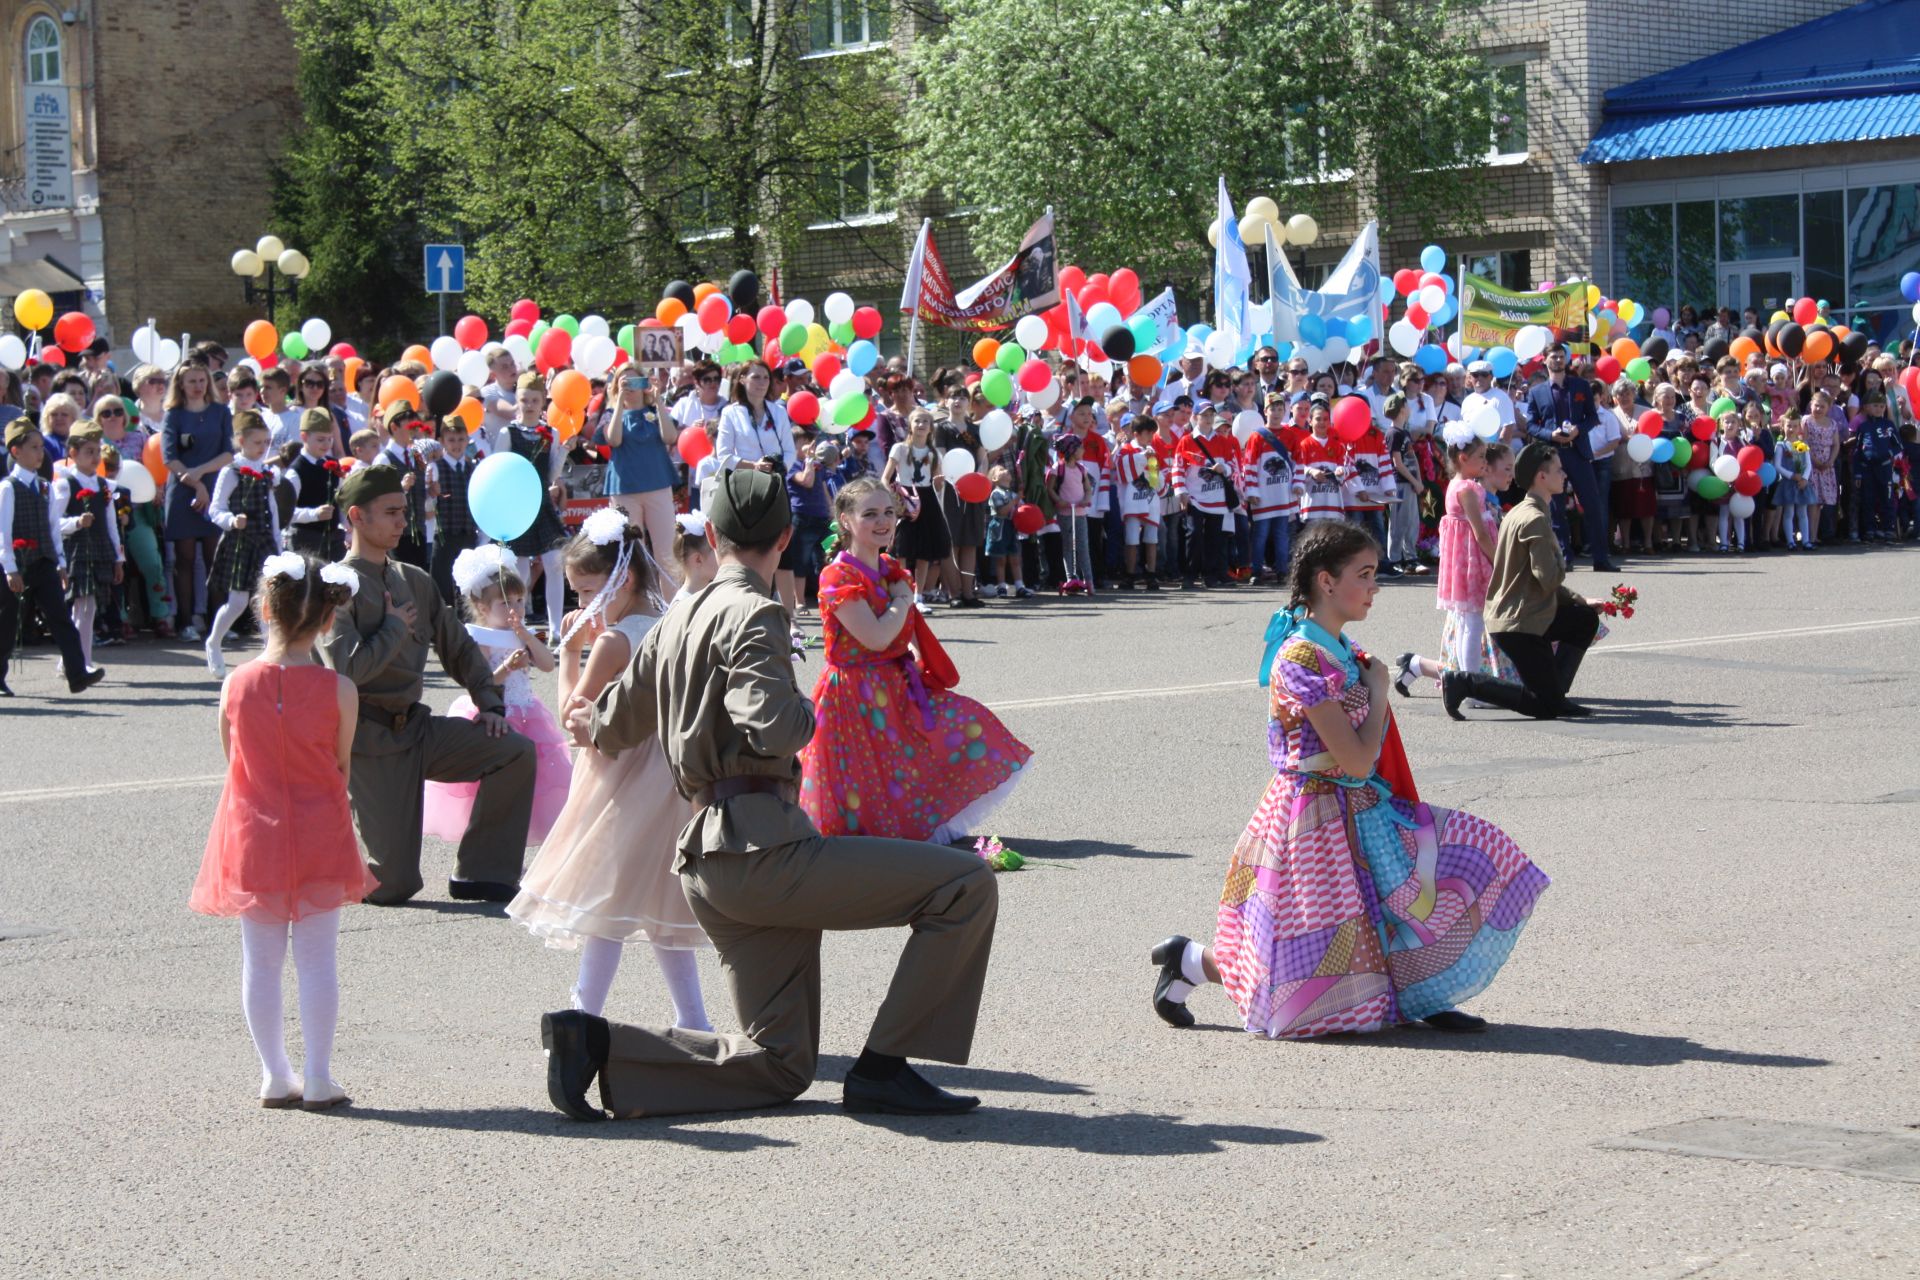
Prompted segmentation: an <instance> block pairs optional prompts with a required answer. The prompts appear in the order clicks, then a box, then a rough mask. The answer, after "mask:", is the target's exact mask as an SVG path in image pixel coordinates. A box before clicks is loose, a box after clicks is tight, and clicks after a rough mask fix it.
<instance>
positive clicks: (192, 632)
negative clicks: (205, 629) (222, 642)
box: [180, 622, 206, 644]
mask: <svg viewBox="0 0 1920 1280" xmlns="http://www.w3.org/2000/svg"><path fill="white" fill-rule="evenodd" d="M180 638H181V639H182V640H185V641H186V642H187V643H188V644H199V643H200V642H201V641H202V640H205V639H206V637H205V636H203V635H201V634H200V628H198V627H196V626H194V625H193V624H192V623H191V622H189V623H188V624H187V625H186V626H184V627H182V628H180Z"/></svg>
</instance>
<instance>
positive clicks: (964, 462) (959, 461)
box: [940, 449, 978, 482]
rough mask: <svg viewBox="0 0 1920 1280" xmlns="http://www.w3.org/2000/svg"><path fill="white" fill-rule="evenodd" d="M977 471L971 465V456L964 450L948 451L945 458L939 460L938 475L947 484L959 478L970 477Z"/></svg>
mask: <svg viewBox="0 0 1920 1280" xmlns="http://www.w3.org/2000/svg"><path fill="white" fill-rule="evenodd" d="M977 469H978V468H976V467H975V466H974V464H973V455H972V454H970V453H968V452H967V451H966V450H965V449H949V450H947V454H946V456H945V457H944V458H942V459H940V474H941V475H943V476H945V477H946V478H947V479H948V481H949V482H951V481H954V480H958V479H959V478H960V477H961V476H970V475H972V474H973V473H974V472H975V471H976V470H977Z"/></svg>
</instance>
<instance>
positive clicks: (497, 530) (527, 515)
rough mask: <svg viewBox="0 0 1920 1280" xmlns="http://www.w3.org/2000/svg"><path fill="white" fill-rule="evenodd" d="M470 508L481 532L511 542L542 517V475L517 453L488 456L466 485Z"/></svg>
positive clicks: (495, 538) (496, 540)
mask: <svg viewBox="0 0 1920 1280" xmlns="http://www.w3.org/2000/svg"><path fill="white" fill-rule="evenodd" d="M467 509H468V510H469V511H470V512H472V513H473V522H474V523H475V524H477V525H479V526H480V532H482V533H484V534H486V535H487V536H488V537H489V538H492V539H493V540H494V541H495V542H511V541H513V540H514V539H515V538H517V537H519V536H520V535H521V534H523V533H525V532H526V531H527V530H528V529H530V528H532V527H533V520H534V517H535V516H537V515H539V514H540V473H539V472H537V471H535V470H534V469H533V464H532V463H531V462H528V461H527V460H526V459H525V458H523V457H521V456H520V455H519V454H517V453H505V452H502V453H495V454H489V455H488V456H487V457H485V458H482V459H481V460H480V465H479V466H477V467H475V468H474V469H473V479H472V480H470V481H468V482H467Z"/></svg>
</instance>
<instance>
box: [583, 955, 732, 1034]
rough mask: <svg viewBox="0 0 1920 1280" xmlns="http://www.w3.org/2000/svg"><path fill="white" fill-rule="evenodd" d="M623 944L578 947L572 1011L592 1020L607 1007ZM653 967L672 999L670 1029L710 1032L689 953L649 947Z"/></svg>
mask: <svg viewBox="0 0 1920 1280" xmlns="http://www.w3.org/2000/svg"><path fill="white" fill-rule="evenodd" d="M625 947H626V944H625V943H620V942H615V941H614V940H613V939H611V938H585V939H582V940H581V943H580V976H579V978H578V979H576V980H575V982H574V984H573V1007H574V1008H576V1009H579V1010H582V1011H583V1012H586V1013H590V1014H592V1015H594V1016H595V1017H596V1018H597V1017H599V1016H600V1014H601V1012H602V1011H603V1010H604V1009H605V1008H606V1007H607V992H608V991H609V990H611V989H612V987H613V975H614V974H615V973H616V972H617V971H618V970H619V968H620V955H621V953H622V951H624V950H625ZM653 960H654V963H655V964H657V965H659V966H660V976H661V977H663V978H665V979H666V981H667V994H668V995H669V996H670V997H672V999H673V1025H674V1026H676V1027H679V1028H681V1029H683V1030H687V1031H711V1030H713V1024H712V1023H710V1022H708V1021H707V1006H706V1002H705V1001H704V1000H703V999H702V998H701V996H700V966H699V963H698V961H696V960H695V959H694V954H693V952H691V951H686V950H676V949H674V948H671V947H663V946H661V945H659V944H658V943H655V944H654V946H653Z"/></svg>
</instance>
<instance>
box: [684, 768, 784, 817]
mask: <svg viewBox="0 0 1920 1280" xmlns="http://www.w3.org/2000/svg"><path fill="white" fill-rule="evenodd" d="M796 794H797V791H796V789H795V787H794V784H793V783H792V782H791V781H789V780H787V779H785V778H766V777H758V776H754V775H751V774H742V775H740V776H739V777H734V778H721V779H720V780H719V781H717V782H710V783H708V784H707V785H706V786H704V787H701V788H700V789H699V790H698V791H695V792H694V793H693V802H694V804H696V805H698V806H699V807H701V808H703V809H704V808H706V807H707V806H708V805H710V804H717V803H718V802H719V801H722V800H731V799H732V798H733V797H735V796H747V795H769V796H779V797H780V798H781V799H782V800H785V801H787V802H788V803H789V804H791V803H792V802H793V799H794V797H795V795H796Z"/></svg>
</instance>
